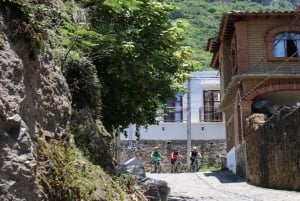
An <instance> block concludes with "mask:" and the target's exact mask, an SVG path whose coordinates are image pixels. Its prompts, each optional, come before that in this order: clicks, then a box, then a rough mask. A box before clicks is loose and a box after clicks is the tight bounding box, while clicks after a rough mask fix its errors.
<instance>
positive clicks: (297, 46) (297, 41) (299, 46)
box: [274, 32, 300, 57]
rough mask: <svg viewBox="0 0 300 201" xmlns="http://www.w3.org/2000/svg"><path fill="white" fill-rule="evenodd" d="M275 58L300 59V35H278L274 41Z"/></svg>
mask: <svg viewBox="0 0 300 201" xmlns="http://www.w3.org/2000/svg"><path fill="white" fill-rule="evenodd" d="M274 57H300V34H298V33H292V32H288V33H282V34H277V35H276V36H275V40H274Z"/></svg>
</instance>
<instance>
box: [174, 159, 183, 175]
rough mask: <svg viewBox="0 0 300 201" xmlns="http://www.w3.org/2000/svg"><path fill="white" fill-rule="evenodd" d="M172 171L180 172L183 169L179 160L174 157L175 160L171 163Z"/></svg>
mask: <svg viewBox="0 0 300 201" xmlns="http://www.w3.org/2000/svg"><path fill="white" fill-rule="evenodd" d="M172 166H173V168H172V169H173V173H181V172H182V169H183V164H182V162H181V161H180V160H178V159H176V161H175V162H174V163H173V164H172Z"/></svg>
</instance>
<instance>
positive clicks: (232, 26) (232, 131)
mask: <svg viewBox="0 0 300 201" xmlns="http://www.w3.org/2000/svg"><path fill="white" fill-rule="evenodd" d="M298 14H299V13H298V12H278V13H275V12H272V13H240V12H238V13H235V12H231V13H227V14H224V16H223V18H222V21H221V26H220V30H219V35H218V36H217V37H216V38H213V39H210V40H209V43H208V46H207V50H208V51H210V52H212V53H213V58H212V62H211V64H212V67H213V68H215V69H218V70H219V71H220V72H221V91H222V93H221V95H222V102H221V105H220V107H219V110H221V111H223V112H224V114H225V121H226V141H227V151H230V150H231V149H232V148H233V147H235V150H236V155H237V156H238V157H236V168H237V170H236V172H237V173H240V174H241V176H246V175H247V167H246V164H247V158H241V157H243V156H245V157H246V154H244V153H247V149H248V148H247V147H245V146H244V145H245V144H246V142H247V139H248V137H249V136H248V135H249V131H247V126H246V119H247V118H248V117H249V116H250V115H252V114H253V113H254V109H253V107H254V103H255V101H257V100H258V99H259V100H260V99H264V100H266V102H272V103H274V105H275V104H276V105H278V107H280V106H284V105H296V104H298V101H299V102H300V100H298V98H297V97H300V54H299V56H297V54H296V56H294V55H293V56H283V57H279V56H278V55H276V56H275V50H274V46H276V45H277V44H276V41H278V40H280V39H278V38H277V39H275V36H278V35H282V34H284V33H291V34H295V35H297V34H299V35H300V20H298V18H299V17H298ZM285 40H286V41H285V43H286V44H285V45H286V46H285V48H286V49H285V50H281V51H286V52H285V53H286V54H288V53H287V51H288V50H287V49H288V47H287V46H288V45H287V43H288V42H290V41H295V40H291V39H285ZM299 42H300V41H299ZM294 43H295V44H296V43H297V42H294ZM294 46H297V44H296V45H294ZM296 48H297V50H298V51H300V45H299V49H298V46H297V47H296ZM277 51H278V50H277ZM296 53H297V52H296Z"/></svg>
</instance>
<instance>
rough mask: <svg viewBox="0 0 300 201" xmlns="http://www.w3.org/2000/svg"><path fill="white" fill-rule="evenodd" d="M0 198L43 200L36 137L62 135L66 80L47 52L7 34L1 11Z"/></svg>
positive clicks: (66, 106)
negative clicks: (42, 51) (36, 49)
mask: <svg viewBox="0 0 300 201" xmlns="http://www.w3.org/2000/svg"><path fill="white" fill-rule="evenodd" d="M0 94H1V96H0V200H2V201H4V200H14V201H19V200H44V198H45V194H44V192H43V189H42V187H41V186H39V185H38V178H37V175H38V174H37V172H38V171H39V165H38V163H39V161H37V160H36V156H35V139H36V138H46V139H50V138H56V139H61V138H66V137H67V135H68V133H69V132H68V124H69V120H70V114H71V97H70V93H69V89H68V86H67V84H66V82H65V79H64V77H63V75H62V73H61V71H60V69H59V68H57V67H56V66H55V64H54V61H53V59H52V55H51V53H49V52H45V53H40V52H37V51H35V50H34V48H32V47H31V46H30V44H29V43H28V42H26V39H24V40H22V39H21V40H17V41H13V40H11V30H10V28H9V25H8V24H6V23H5V22H4V20H3V18H2V14H1V12H0Z"/></svg>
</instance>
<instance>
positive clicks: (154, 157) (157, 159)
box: [151, 146, 162, 172]
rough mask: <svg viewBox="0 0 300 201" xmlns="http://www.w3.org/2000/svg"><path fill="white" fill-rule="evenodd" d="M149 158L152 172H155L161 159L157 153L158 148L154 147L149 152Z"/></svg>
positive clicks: (158, 152)
mask: <svg viewBox="0 0 300 201" xmlns="http://www.w3.org/2000/svg"><path fill="white" fill-rule="evenodd" d="M151 158H152V172H155V171H154V170H155V166H159V165H160V160H161V158H162V155H161V153H160V151H159V147H157V146H156V147H154V150H153V151H152V152H151Z"/></svg>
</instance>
